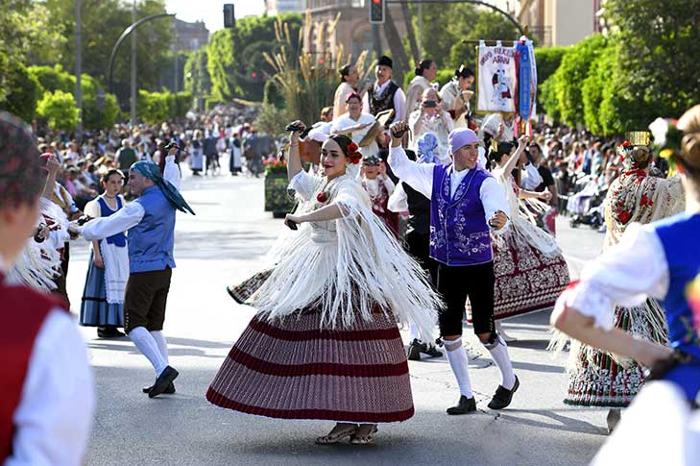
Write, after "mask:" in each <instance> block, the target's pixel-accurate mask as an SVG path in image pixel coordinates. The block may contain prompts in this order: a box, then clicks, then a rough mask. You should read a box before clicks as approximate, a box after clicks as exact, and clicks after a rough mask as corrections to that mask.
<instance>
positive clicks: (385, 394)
mask: <svg viewBox="0 0 700 466" xmlns="http://www.w3.org/2000/svg"><path fill="white" fill-rule="evenodd" d="M207 399H208V400H209V401H210V402H211V403H213V404H215V405H217V406H221V407H223V408H229V409H234V410H236V411H241V412H244V413H249V414H257V415H261V416H268V417H274V418H282V419H325V420H332V421H345V422H358V423H379V422H397V421H405V420H406V419H409V418H410V417H411V416H413V413H414V408H413V398H412V396H411V385H410V380H409V375H408V364H407V362H406V355H405V353H404V348H403V343H402V341H401V336H400V334H399V330H398V328H397V326H396V324H395V323H394V322H393V321H392V320H391V319H390V318H388V317H386V316H384V315H383V314H375V315H374V319H373V321H372V322H364V321H360V322H357V323H356V324H355V326H354V327H352V328H349V329H335V330H326V329H324V330H321V328H320V313H319V312H304V313H302V314H300V315H298V316H290V317H287V318H286V319H284V320H275V321H272V322H271V321H268V320H267V319H265V318H260V317H258V316H256V317H254V318H253V320H252V321H251V322H250V324H249V325H248V328H246V330H245V331H244V332H243V334H242V335H241V337H240V338H239V340H238V341H237V342H236V344H235V345H234V346H233V348H232V349H231V351H230V353H229V355H228V356H227V357H226V360H225V361H224V363H223V365H222V366H221V369H219V372H218V374H217V375H216V377H215V378H214V380H213V382H212V383H211V385H210V387H209V390H208V392H207Z"/></svg>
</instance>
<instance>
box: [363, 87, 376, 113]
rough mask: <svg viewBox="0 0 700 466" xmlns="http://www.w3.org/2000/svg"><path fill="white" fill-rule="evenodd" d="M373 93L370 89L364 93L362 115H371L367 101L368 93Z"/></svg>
mask: <svg viewBox="0 0 700 466" xmlns="http://www.w3.org/2000/svg"><path fill="white" fill-rule="evenodd" d="M372 92H374V91H373V89H372V88H370V89H369V90H368V91H367V92H366V93H365V96H364V97H363V98H362V113H371V112H370V108H369V99H370V96H369V95H370V93H372Z"/></svg>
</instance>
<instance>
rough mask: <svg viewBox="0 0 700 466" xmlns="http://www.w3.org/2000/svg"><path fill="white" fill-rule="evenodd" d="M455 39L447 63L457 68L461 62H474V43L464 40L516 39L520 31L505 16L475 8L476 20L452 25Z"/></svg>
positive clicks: (475, 56)
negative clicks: (470, 22) (467, 42)
mask: <svg viewBox="0 0 700 466" xmlns="http://www.w3.org/2000/svg"><path fill="white" fill-rule="evenodd" d="M453 31H454V35H455V41H454V43H453V45H452V46H451V47H450V55H449V56H450V61H449V63H448V65H449V66H450V67H452V68H457V67H458V66H459V65H460V64H462V63H475V62H476V58H477V55H476V48H475V46H474V44H466V43H464V40H481V39H484V40H490V39H493V40H516V39H517V38H518V37H519V36H520V33H519V31H518V29H517V28H516V27H515V26H514V25H513V23H511V22H510V21H509V20H508V19H507V18H506V17H505V16H503V15H501V14H500V13H496V12H492V11H484V10H477V17H476V22H474V23H472V24H465V23H457V24H455V25H454V26H453Z"/></svg>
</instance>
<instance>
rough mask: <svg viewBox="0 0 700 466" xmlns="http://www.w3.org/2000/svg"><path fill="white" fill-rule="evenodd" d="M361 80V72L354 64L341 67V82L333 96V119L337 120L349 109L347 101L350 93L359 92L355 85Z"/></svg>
mask: <svg viewBox="0 0 700 466" xmlns="http://www.w3.org/2000/svg"><path fill="white" fill-rule="evenodd" d="M359 80H360V74H359V73H358V72H357V68H356V67H355V66H353V65H345V66H343V67H342V68H340V84H339V85H338V88H337V89H336V90H335V96H334V97H333V119H334V120H337V119H338V118H340V116H341V115H344V114H345V113H347V111H348V107H347V101H348V97H350V94H353V93H355V92H357V91H356V90H355V87H356V86H357V82H358V81H359Z"/></svg>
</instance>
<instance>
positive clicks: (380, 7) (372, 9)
mask: <svg viewBox="0 0 700 466" xmlns="http://www.w3.org/2000/svg"><path fill="white" fill-rule="evenodd" d="M369 22H370V23H372V24H384V0H370V2H369Z"/></svg>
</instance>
